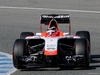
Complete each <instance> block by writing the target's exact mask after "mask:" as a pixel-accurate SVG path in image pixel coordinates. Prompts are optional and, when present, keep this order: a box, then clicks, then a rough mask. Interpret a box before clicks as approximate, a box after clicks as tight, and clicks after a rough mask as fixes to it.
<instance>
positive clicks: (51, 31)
mask: <svg viewBox="0 0 100 75" xmlns="http://www.w3.org/2000/svg"><path fill="white" fill-rule="evenodd" d="M56 31H57V28H56V27H55V26H52V27H49V28H48V29H47V32H48V33H49V35H52V33H54V32H56Z"/></svg>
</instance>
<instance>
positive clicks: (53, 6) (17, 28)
mask: <svg viewBox="0 0 100 75" xmlns="http://www.w3.org/2000/svg"><path fill="white" fill-rule="evenodd" d="M46 13H49V14H57V13H59V14H60V13H62V14H63V13H64V14H66V13H67V14H70V17H71V24H72V34H75V32H76V31H79V30H88V31H89V32H90V34H91V55H92V57H93V58H92V62H91V65H90V67H89V68H85V69H74V70H70V69H68V70H66V69H64V70H59V69H58V68H54V69H51V68H46V69H30V70H17V71H16V72H14V73H13V74H12V75H100V0H0V51H1V52H6V53H8V54H12V47H13V44H14V41H15V39H17V38H19V35H20V33H21V32H23V31H32V32H34V33H36V32H39V21H40V15H41V14H46ZM63 30H66V28H63Z"/></svg>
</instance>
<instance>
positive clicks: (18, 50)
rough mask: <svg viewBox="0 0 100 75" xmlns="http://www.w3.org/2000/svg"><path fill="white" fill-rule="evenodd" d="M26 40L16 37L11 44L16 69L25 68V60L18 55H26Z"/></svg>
mask: <svg viewBox="0 0 100 75" xmlns="http://www.w3.org/2000/svg"><path fill="white" fill-rule="evenodd" d="M26 45H27V42H26V40H24V39H17V40H16V41H15V43H14V46H13V54H12V55H13V65H14V67H15V68H17V69H25V68H26V66H25V62H23V61H21V60H19V57H22V56H24V55H26V52H27V51H26V50H27V46H26Z"/></svg>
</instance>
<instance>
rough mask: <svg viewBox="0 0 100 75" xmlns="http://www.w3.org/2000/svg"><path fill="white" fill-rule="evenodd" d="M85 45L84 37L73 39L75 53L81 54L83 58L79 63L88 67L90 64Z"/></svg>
mask: <svg viewBox="0 0 100 75" xmlns="http://www.w3.org/2000/svg"><path fill="white" fill-rule="evenodd" d="M87 46H88V44H87V40H86V39H77V40H76V41H75V55H76V56H77V55H82V56H83V60H82V61H81V62H80V63H79V64H80V65H81V66H84V67H88V66H89V64H90V62H89V59H90V58H89V51H88V48H87Z"/></svg>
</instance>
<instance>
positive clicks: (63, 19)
mask: <svg viewBox="0 0 100 75" xmlns="http://www.w3.org/2000/svg"><path fill="white" fill-rule="evenodd" d="M52 19H55V20H56V21H57V22H58V23H66V24H69V23H70V17H69V14H42V15H41V17H40V23H41V24H45V25H48V24H49V22H50V21H51V20H52Z"/></svg>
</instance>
